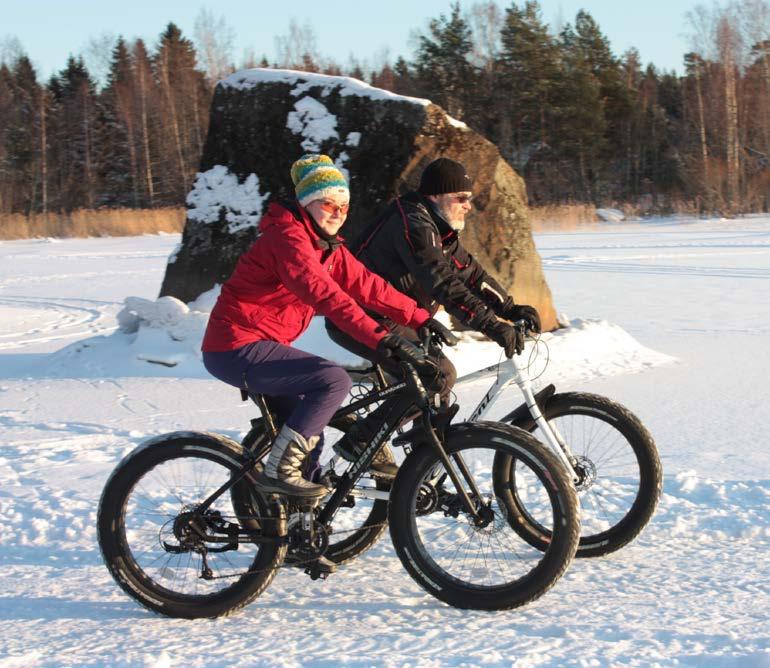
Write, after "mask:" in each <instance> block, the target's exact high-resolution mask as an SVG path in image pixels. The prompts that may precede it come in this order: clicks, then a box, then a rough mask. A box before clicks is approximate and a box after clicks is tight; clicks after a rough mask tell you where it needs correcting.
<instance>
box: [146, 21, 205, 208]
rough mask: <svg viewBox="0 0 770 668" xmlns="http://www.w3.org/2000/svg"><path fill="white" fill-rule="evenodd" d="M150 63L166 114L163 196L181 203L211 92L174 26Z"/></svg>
mask: <svg viewBox="0 0 770 668" xmlns="http://www.w3.org/2000/svg"><path fill="white" fill-rule="evenodd" d="M153 62H154V70H155V75H156V78H157V81H158V83H159V86H160V90H161V94H162V97H163V100H164V103H165V104H164V108H165V110H166V112H167V113H166V115H165V117H164V119H163V120H164V122H163V126H164V128H165V129H166V132H165V137H164V142H163V145H162V150H163V151H164V152H166V151H167V152H168V153H167V154H168V155H169V156H170V160H168V162H167V163H166V165H165V167H166V170H164V171H165V173H166V174H168V176H169V178H168V179H167V180H166V181H165V187H164V192H163V195H164V198H165V200H166V201H167V202H168V203H173V204H176V203H178V202H182V201H184V197H185V195H186V194H187V190H188V188H189V186H190V183H191V182H192V178H193V176H194V174H195V170H196V168H197V165H198V162H199V160H200V154H201V151H202V149H203V133H204V132H205V128H206V126H207V124H208V101H209V99H210V96H211V90H210V89H209V88H208V87H207V84H206V79H205V76H204V74H203V73H202V72H201V71H199V70H198V69H197V68H196V55H195V48H194V46H193V44H192V42H191V41H190V40H188V39H187V38H185V37H183V36H182V31H181V30H180V29H179V28H178V27H177V26H176V25H175V24H173V23H169V24H168V26H167V27H166V30H165V31H164V32H163V33H162V34H161V36H160V43H159V44H158V49H157V52H156V54H155V58H154V61H153Z"/></svg>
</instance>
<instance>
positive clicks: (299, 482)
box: [254, 425, 328, 498]
mask: <svg viewBox="0 0 770 668" xmlns="http://www.w3.org/2000/svg"><path fill="white" fill-rule="evenodd" d="M317 441H318V436H313V437H311V438H309V439H305V437H304V436H302V434H298V433H297V432H296V431H294V430H293V429H292V428H291V427H289V426H288V425H284V426H283V427H282V428H281V431H280V432H279V433H278V436H276V437H275V441H274V442H273V447H272V448H271V450H270V454H269V455H268V457H267V462H266V463H265V468H264V469H263V471H262V473H260V474H259V475H258V476H257V478H256V480H255V481H254V486H255V487H256V488H257V489H259V490H260V491H261V492H268V493H272V494H285V495H286V496H302V497H311V498H316V497H320V496H324V494H326V493H327V491H328V490H327V489H326V487H324V486H323V485H318V484H316V483H314V482H310V481H309V480H305V479H304V478H303V477H302V467H303V464H304V461H305V457H306V456H307V455H308V453H309V452H310V451H311V450H312V449H313V447H314V446H315V444H316V442H317Z"/></svg>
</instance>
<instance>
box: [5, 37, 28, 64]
mask: <svg viewBox="0 0 770 668" xmlns="http://www.w3.org/2000/svg"><path fill="white" fill-rule="evenodd" d="M22 55H24V47H23V46H22V45H21V42H20V41H19V38H18V37H16V36H15V35H6V36H5V37H3V38H2V39H0V65H2V64H5V65H8V66H9V67H10V66H11V65H13V63H15V62H16V61H17V60H18V59H19V58H20V57H21V56H22Z"/></svg>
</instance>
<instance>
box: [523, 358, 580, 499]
mask: <svg viewBox="0 0 770 668" xmlns="http://www.w3.org/2000/svg"><path fill="white" fill-rule="evenodd" d="M511 365H512V366H513V370H514V371H513V381H514V382H515V383H516V385H518V386H519V389H520V390H521V393H522V395H523V396H524V401H525V403H526V404H527V409H529V413H530V415H531V416H532V419H533V420H534V421H535V424H537V426H538V427H539V428H540V431H541V433H542V437H543V440H544V441H545V442H546V443H547V444H548V446H549V447H550V448H551V450H553V451H554V452H555V453H556V456H557V457H558V458H559V459H560V460H561V463H562V464H563V465H564V468H565V469H566V470H567V471H569V472H570V475H571V476H572V482H573V484H577V483H578V482H579V481H580V477H579V476H578V474H577V472H576V471H575V465H576V464H577V460H576V459H575V456H574V455H573V454H572V452H571V450H570V449H569V446H568V445H567V442H566V441H565V440H564V437H563V436H562V435H561V434H560V433H559V430H558V429H557V428H556V425H553V424H551V423H550V422H548V420H546V419H545V416H544V415H543V413H542V411H541V410H540V406H539V405H538V403H537V399H535V393H534V392H533V391H532V382H531V381H530V379H529V376H527V375H526V374H523V373H522V372H521V369H519V365H518V363H517V361H516V358H515V357H514V358H511Z"/></svg>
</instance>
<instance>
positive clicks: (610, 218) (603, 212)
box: [596, 209, 626, 223]
mask: <svg viewBox="0 0 770 668" xmlns="http://www.w3.org/2000/svg"><path fill="white" fill-rule="evenodd" d="M596 215H597V216H598V217H599V219H600V220H604V221H606V222H608V223H619V222H621V221H622V220H625V219H626V215H625V214H624V213H623V212H622V211H620V210H619V209H597V210H596Z"/></svg>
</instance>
